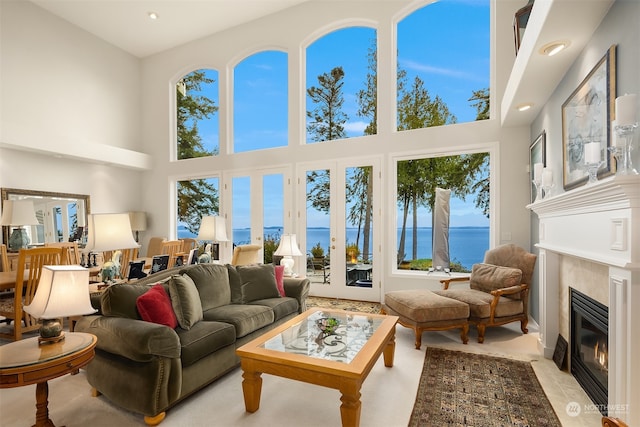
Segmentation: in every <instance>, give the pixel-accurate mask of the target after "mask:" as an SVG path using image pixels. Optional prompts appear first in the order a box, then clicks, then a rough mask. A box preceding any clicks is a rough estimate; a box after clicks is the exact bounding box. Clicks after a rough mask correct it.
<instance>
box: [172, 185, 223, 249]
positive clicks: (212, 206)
mask: <svg viewBox="0 0 640 427" xmlns="http://www.w3.org/2000/svg"><path fill="white" fill-rule="evenodd" d="M219 190H220V181H219V179H218V178H200V179H191V180H186V181H178V182H177V183H176V194H177V198H178V200H177V206H178V221H177V225H178V230H177V233H176V235H177V236H178V238H179V239H181V238H184V237H196V236H197V235H198V230H199V229H200V222H201V220H202V217H203V216H208V215H217V214H218V212H219V210H220V191H219Z"/></svg>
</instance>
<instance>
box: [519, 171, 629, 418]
mask: <svg viewBox="0 0 640 427" xmlns="http://www.w3.org/2000/svg"><path fill="white" fill-rule="evenodd" d="M527 207H528V208H529V209H531V210H532V211H534V212H535V213H536V214H537V215H538V218H539V220H540V222H539V227H540V229H539V241H540V242H539V243H538V244H537V245H536V246H537V247H538V248H539V251H540V253H539V257H538V263H539V264H538V270H539V285H540V292H539V295H540V316H539V318H540V319H539V322H540V338H539V342H538V348H539V350H540V353H541V354H543V355H544V357H546V358H551V357H552V356H553V352H554V349H555V345H556V341H557V338H558V334H559V333H560V334H562V335H563V336H564V337H565V338H566V339H567V341H569V338H570V337H569V336H568V334H569V314H568V313H569V310H570V309H569V297H568V294H569V290H568V289H569V287H573V288H576V289H578V290H580V291H581V292H583V293H585V294H587V295H589V296H591V297H592V298H594V299H596V300H598V301H600V302H602V303H603V304H605V305H607V306H608V307H609V346H608V347H609V384H608V400H609V408H608V409H609V415H611V416H616V417H619V418H621V419H623V420H624V421H625V422H627V423H628V424H629V425H640V387H638V384H640V364H638V363H637V358H638V356H639V355H640V329H639V328H640V176H639V175H623V176H614V177H610V178H607V179H604V180H602V181H598V182H597V183H595V184H591V185H585V186H583V187H579V188H576V189H573V190H571V191H567V192H565V193H562V194H560V195H557V196H553V197H550V198H548V199H543V200H540V201H537V202H535V203H532V204H531V205H529V206H527Z"/></svg>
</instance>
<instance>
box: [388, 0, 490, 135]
mask: <svg viewBox="0 0 640 427" xmlns="http://www.w3.org/2000/svg"><path fill="white" fill-rule="evenodd" d="M489 3H490V2H489V0H478V1H474V2H460V1H455V0H442V1H438V2H434V3H431V4H429V5H427V6H425V7H423V8H421V9H418V10H416V11H415V12H413V13H412V14H410V15H409V16H407V17H406V18H404V19H403V20H402V21H401V22H399V23H398V31H397V34H398V37H397V39H398V45H397V49H398V50H397V55H398V61H397V64H398V73H397V78H398V93H397V96H398V111H397V128H398V130H408V129H419V128H425V127H431V126H442V125H448V124H452V123H463V122H471V121H475V120H483V119H488V118H489V65H490V64H489V46H490V43H489V35H490V28H489V17H490V14H489V12H490V5H489ZM461 29H463V30H461Z"/></svg>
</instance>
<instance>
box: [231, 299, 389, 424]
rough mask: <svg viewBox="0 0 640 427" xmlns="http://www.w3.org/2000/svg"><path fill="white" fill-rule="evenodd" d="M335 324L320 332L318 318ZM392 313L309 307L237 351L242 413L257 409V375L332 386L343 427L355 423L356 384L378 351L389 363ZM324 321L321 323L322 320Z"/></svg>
mask: <svg viewBox="0 0 640 427" xmlns="http://www.w3.org/2000/svg"><path fill="white" fill-rule="evenodd" d="M323 318H324V319H326V318H333V319H336V320H337V321H338V323H339V326H338V327H337V329H336V330H335V331H333V333H332V334H323V333H322V331H321V329H320V327H319V326H318V321H319V320H321V319H323ZM397 321H398V317H396V316H385V315H379V314H368V313H357V312H348V311H343V310H321V309H311V310H308V311H306V312H304V313H302V314H300V315H298V316H296V317H295V318H293V319H291V320H289V321H288V322H286V323H283V324H282V325H280V326H279V327H277V328H275V329H273V330H271V331H269V332H267V333H266V334H264V335H262V336H261V337H258V338H256V339H255V340H253V341H251V342H249V343H247V344H245V345H243V346H242V347H240V348H238V349H237V350H236V352H237V354H238V356H239V357H240V362H241V366H242V370H243V374H242V378H243V381H242V391H243V393H244V404H245V408H246V410H247V412H255V411H257V410H258V408H259V407H260V393H261V389H262V378H261V374H262V373H265V374H271V375H277V376H280V377H284V378H289V379H292V380H298V381H303V382H307V383H310V384H316V385H320V386H324V387H329V388H334V389H337V390H339V391H340V393H342V397H341V398H340V400H341V402H342V405H341V406H340V415H341V418H342V425H343V426H358V425H359V424H360V409H361V402H360V388H361V387H362V383H363V382H364V380H365V378H367V375H369V372H371V369H372V368H373V365H374V364H375V362H376V360H378V357H380V354H381V353H382V354H384V365H385V366H387V367H392V366H393V356H394V352H395V330H396V328H395V326H396V322H397ZM325 323H326V322H325Z"/></svg>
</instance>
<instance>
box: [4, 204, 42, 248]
mask: <svg viewBox="0 0 640 427" xmlns="http://www.w3.org/2000/svg"><path fill="white" fill-rule="evenodd" d="M38 224H40V223H39V222H38V219H37V218H36V213H35V208H34V207H33V200H5V202H4V209H3V210H2V219H0V225H7V226H14V227H16V228H14V229H13V232H12V233H11V237H9V249H10V250H12V251H19V250H20V249H23V248H26V247H27V246H28V245H29V243H30V240H29V236H28V235H27V231H26V230H25V229H24V228H23V227H24V226H25V225H38Z"/></svg>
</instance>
